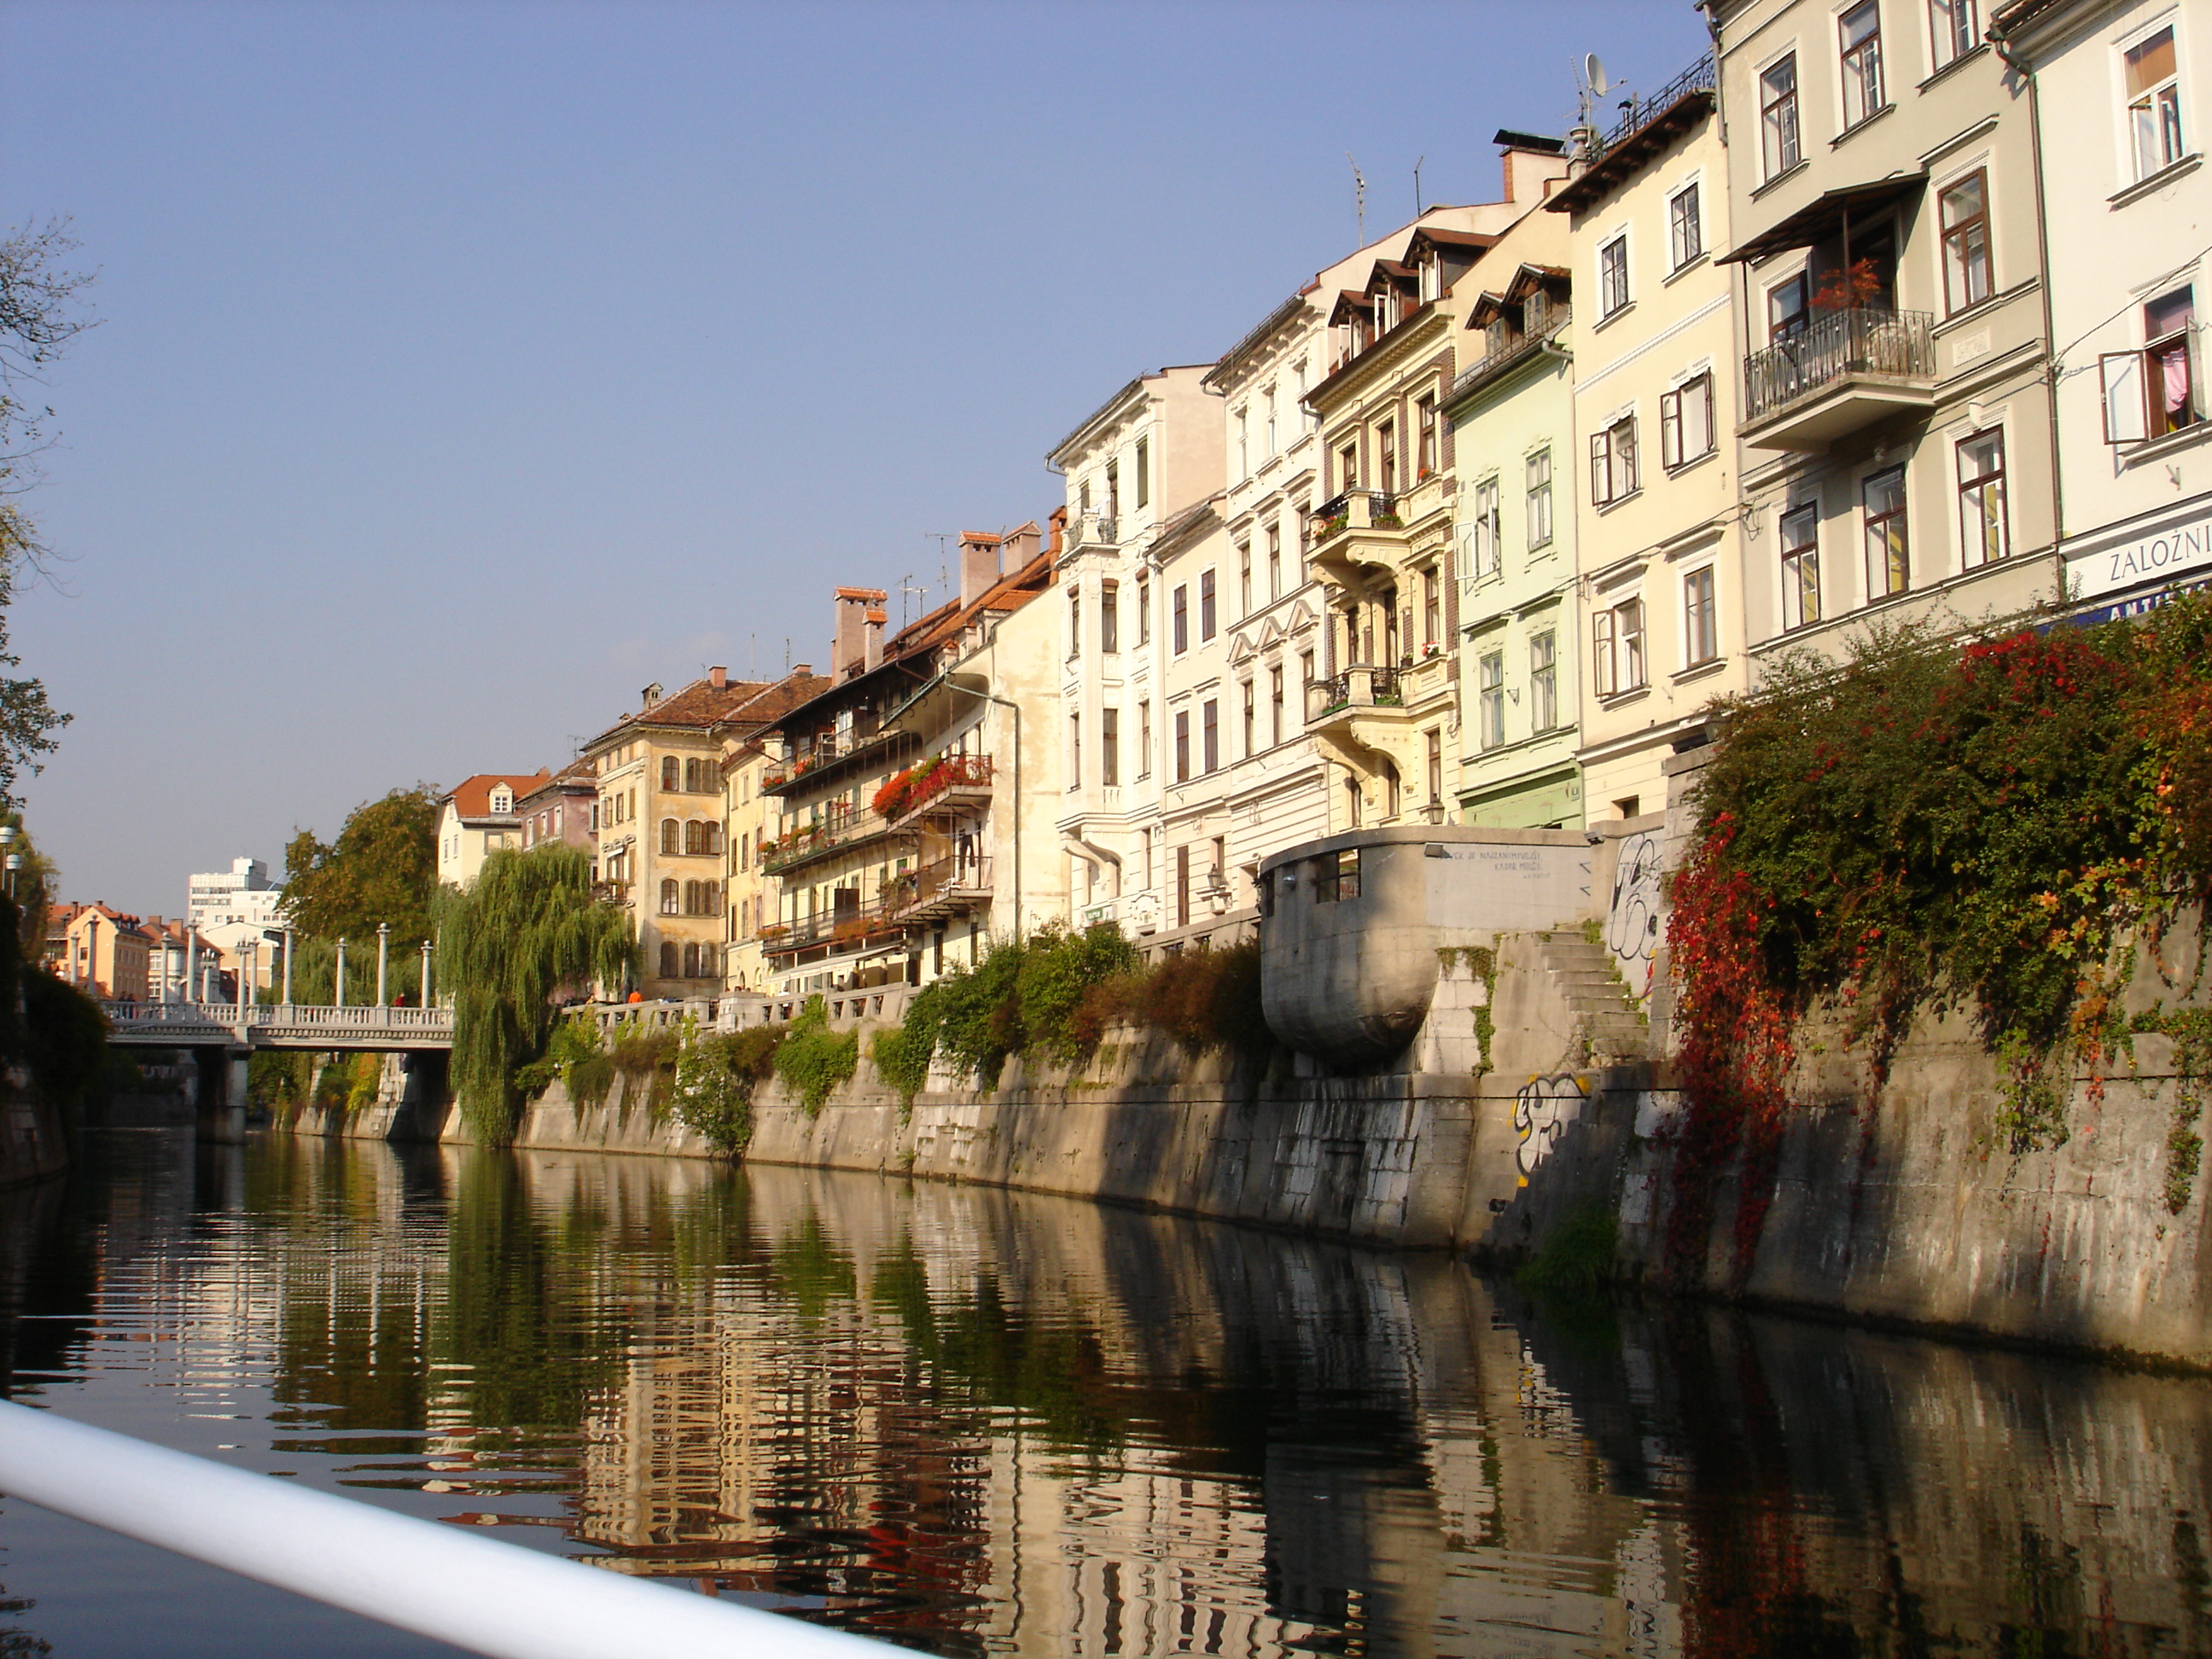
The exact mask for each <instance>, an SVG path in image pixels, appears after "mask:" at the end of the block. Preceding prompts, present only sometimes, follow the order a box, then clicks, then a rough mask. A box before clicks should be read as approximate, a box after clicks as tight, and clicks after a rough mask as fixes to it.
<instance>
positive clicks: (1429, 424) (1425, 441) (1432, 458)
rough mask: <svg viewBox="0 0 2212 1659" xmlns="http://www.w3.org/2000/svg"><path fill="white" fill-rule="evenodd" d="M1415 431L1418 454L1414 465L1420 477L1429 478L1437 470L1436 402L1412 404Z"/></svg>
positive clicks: (1423, 400) (1424, 400)
mask: <svg viewBox="0 0 2212 1659" xmlns="http://www.w3.org/2000/svg"><path fill="white" fill-rule="evenodd" d="M1413 416H1414V420H1415V423H1416V425H1415V429H1416V431H1417V432H1418V433H1419V441H1420V452H1419V453H1418V454H1417V455H1416V456H1415V457H1414V458H1413V459H1414V464H1415V465H1417V466H1419V468H1420V474H1419V476H1420V477H1424V478H1425V477H1431V475H1432V474H1434V473H1435V471H1436V470H1437V400H1436V399H1435V398H1419V399H1417V400H1416V401H1415V402H1414V404H1413Z"/></svg>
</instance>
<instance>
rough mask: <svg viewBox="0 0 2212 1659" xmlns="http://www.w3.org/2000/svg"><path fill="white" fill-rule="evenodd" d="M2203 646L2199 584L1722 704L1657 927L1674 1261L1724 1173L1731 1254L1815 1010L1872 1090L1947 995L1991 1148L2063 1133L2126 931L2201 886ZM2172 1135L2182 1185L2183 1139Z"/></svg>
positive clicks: (2122, 973)
mask: <svg viewBox="0 0 2212 1659" xmlns="http://www.w3.org/2000/svg"><path fill="white" fill-rule="evenodd" d="M2208 645H2212V600H2208V599H2205V598H2203V597H2201V596H2199V597H2188V598H2184V599H2178V600H2176V601H2175V602H2173V603H2172V604H2171V605H2168V606H2166V608H2164V609H2162V610H2161V611H2158V612H2155V613H2154V614H2153V615H2152V616H2151V617H2148V618H2147V619H2145V620H2143V621H2141V622H2136V623H2106V624H2104V625H2101V626H2097V627H2088V628H2083V627H2076V626H2073V625H2071V624H2069V623H2063V622H2058V623H2051V624H2050V625H2047V626H2045V627H2040V628H2022V629H2018V630H2016V631H2014V632H2010V633H2007V634H2002V635H1995V636H1992V637H1988V638H1983V639H1978V640H1975V641H1970V642H1968V643H1967V644H1966V645H1964V646H1960V645H1958V644H1956V643H1955V642H1949V641H1943V640H1941V639H1938V638H1936V636H1935V635H1933V634H1932V633H1930V632H1927V631H1923V630H1920V629H1912V628H1902V629H1891V630H1887V631H1878V632H1875V633H1873V634H1871V635H1869V637H1868V638H1867V639H1866V640H1865V641H1863V642H1862V643H1861V644H1860V645H1859V646H1858V647H1857V649H1856V651H1855V653H1854V654H1853V655H1852V656H1851V657H1850V659H1849V660H1847V661H1845V662H1843V663H1841V664H1836V663H1833V662H1829V661H1825V660H1821V659H1817V658H1815V657H1814V656H1812V655H1811V654H1809V653H1801V654H1797V655H1794V656H1785V657H1784V659H1782V660H1780V661H1779V662H1778V663H1777V664H1775V665H1773V666H1772V667H1771V670H1770V671H1769V672H1768V676H1767V681H1766V684H1765V686H1764V687H1763V688H1762V690H1760V691H1759V693H1757V694H1756V695H1754V696H1747V697H1743V698H1739V699H1737V700H1735V701H1734V702H1731V703H1730V704H1729V705H1727V706H1726V707H1725V708H1724V709H1723V735H1722V737H1721V738H1720V741H1719V743H1718V744H1717V747H1716V749H1715V750H1714V753H1713V757H1712V758H1711V762H1710V763H1709V764H1708V765H1707V767H1706V769H1705V774H1704V777H1703V781H1702V785H1701V787H1702V792H1703V793H1702V795H1701V797H1700V817H1699V823H1698V826H1697V831H1696V836H1695V838H1694V840H1693V842H1692V848H1691V850H1690V853H1689V854H1688V856H1687V858H1686V860H1685V862H1684V864H1683V866H1682V868H1681V869H1680V872H1678V873H1677V875H1676V877H1675V879H1674V887H1673V894H1672V896H1673V907H1672V918H1671V921H1670V924H1669V929H1668V945H1669V948H1670V951H1671V952H1672V957H1673V962H1674V972H1675V976H1676V981H1677V983H1678V986H1679V987H1680V990H1679V1000H1678V1004H1677V1007H1676V1022H1677V1028H1678V1033H1679V1038H1680V1053H1679V1055H1678V1060H1679V1064H1680V1072H1681V1076H1682V1084H1683V1089H1684V1092H1685V1094H1686V1097H1687V1109H1686V1114H1685V1117H1684V1121H1683V1124H1682V1127H1681V1129H1680V1145H1679V1148H1678V1154H1677V1158H1676V1183H1677V1184H1676V1201H1675V1208H1674V1214H1673V1217H1672V1218H1671V1220H1670V1224H1669V1240H1668V1243H1669V1250H1670V1255H1671V1257H1672V1259H1673V1261H1674V1264H1675V1266H1676V1268H1677V1270H1678V1271H1680V1268H1681V1267H1682V1266H1683V1265H1685V1264H1686V1262H1688V1261H1690V1260H1691V1257H1692V1254H1693V1253H1694V1252H1695V1251H1696V1250H1697V1249H1700V1248H1701V1247H1702V1243H1703V1241H1704V1240H1705V1237H1706V1236H1707V1229H1708V1227H1709V1225H1710V1222H1711V1198H1712V1193H1713V1190H1714V1187H1715V1183H1716V1182H1717V1178H1718V1176H1719V1175H1720V1173H1721V1171H1722V1170H1723V1169H1724V1168H1725V1167H1728V1166H1729V1165H1731V1164H1735V1163H1738V1162H1739V1161H1740V1163H1741V1192H1742V1193H1743V1194H1744V1195H1745V1196H1744V1200H1743V1202H1742V1203H1741V1206H1740V1208H1739V1212H1738V1214H1737V1217H1736V1225H1735V1246H1736V1255H1737V1269H1738V1272H1739V1273H1741V1272H1742V1271H1744V1270H1745V1269H1746V1268H1747V1266H1748V1263H1749V1261H1750V1254H1751V1251H1752V1249H1753V1248H1754V1247H1755V1245H1756V1243H1757V1242H1758V1237H1759V1230H1760V1228H1761V1226H1762V1225H1764V1222H1765V1208H1766V1203H1767V1199H1768V1196H1769V1195H1770V1194H1771V1188H1772V1176H1773V1173H1774V1160H1775V1158H1776V1156H1777V1155H1778V1151H1779V1147H1780V1140H1781V1131H1782V1127H1783V1124H1784V1115H1785V1113H1786V1110H1787V1108H1788V1098H1787V1084H1788V1079H1789V1076H1790V1070H1791V1067H1792V1066H1793V1065H1794V1063H1795V1061H1796V1036H1795V1032H1796V1026H1797V1023H1798V1022H1799V1021H1800V1020H1801V1019H1802V1017H1803V1016H1804V1014H1805V1013H1806V1012H1807V1011H1808V1008H1809V1007H1810V1006H1812V1005H1813V1004H1814V1001H1815V1000H1822V1001H1825V1002H1826V1003H1828V1004H1830V1005H1831V1006H1836V1007H1838V1008H1840V1009H1841V1010H1842V1011H1843V1012H1844V1018H1845V1022H1846V1029H1847V1031H1848V1033H1849V1035H1850V1038H1851V1040H1852V1041H1853V1042H1855V1043H1858V1044H1862V1045H1863V1049H1864V1052H1865V1054H1866V1055H1867V1058H1868V1060H1869V1065H1870V1067H1871V1071H1872V1075H1873V1077H1874V1079H1875V1082H1876V1083H1877V1085H1878V1084H1879V1083H1880V1082H1881V1080H1882V1079H1884V1078H1885V1077H1886V1075H1887V1066H1888V1065H1889V1062H1890V1059H1891V1056H1892V1054H1893V1053H1894V1050H1895V1048H1896V1045H1897V1043H1898V1042H1899V1041H1901V1039H1902V1037H1903V1036H1904V1033H1905V1029H1906V1027H1907V1025H1908V1024H1909V1022H1910V1019H1911V1016H1912V1014H1913V1013H1914V1012H1915V1011H1916V1010H1917V1009H1920V1008H1923V1007H1926V1006H1956V1007H1959V1008H1961V1009H1962V1010H1964V1011H1965V1012H1967V1013H1968V1014H1969V1015H1970V1016H1971V1018H1972V1020H1973V1021H1974V1023H1975V1026H1976V1029H1977V1030H1978V1033H1979V1036H1980V1037H1981V1040H1982V1042H1983V1043H1984V1047H1985V1048H1987V1050H1988V1052H1989V1053H1990V1054H1992V1055H1993V1056H1994V1057H1995V1058H1996V1060H1997V1061H1998V1063H1999V1067H2000V1070H2001V1073H2002V1076H2003V1078H2004V1079H2005V1081H2004V1085H2003V1090H2002V1102H2001V1103H2000V1106H1999V1109H1998V1111H1997V1113H1996V1116H1995V1121H1993V1122H1992V1123H1990V1125H1989V1126H1988V1139H1989V1140H1990V1143H1991V1144H1993V1145H1996V1146H2002V1148H2003V1149H2005V1150H2006V1151H2008V1152H2014V1153H2019V1152H2027V1151H2031V1150H2033V1149H2034V1148H2035V1147H2038V1146H2050V1145H2053V1144H2056V1143H2057V1142H2058V1141H2060V1140H2062V1139H2064V1137H2065V1135H2066V1133H2067V1129H2066V1121H2065V1103H2066V1100H2067V1098H2068V1096H2069V1092H2070V1090H2071V1088H2072V1085H2073V1079H2075V1076H2076V1074H2077V1073H2080V1072H2082V1071H2087V1073H2089V1074H2090V1075H2091V1077H2092V1079H2094V1078H2095V1077H2096V1076H2098V1075H2100V1073H2101V1070H2102V1068H2103V1067H2104V1066H2106V1064H2107V1063H2108V1062H2109V1060H2111V1058H2112V1055H2113V1054H2114V1052H2115V1050H2116V1048H2118V1046H2119V1045H2120V1044H2121V1043H2122V1042H2124V1037H2125V1035H2126V1028H2125V1024H2124V1022H2123V1021H2122V1020H2121V1019H2120V1018H2119V1016H2118V1012H2117V1010H2118V1006H2119V1000H2120V993H2121V992H2122V991H2123V990H2124V988H2125V985H2126V975H2127V971H2128V967H2129V964H2130V963H2131V962H2132V945H2133V939H2134V938H2135V936H2136V930H2138V929H2140V928H2142V927H2145V926H2147V925H2148V926H2152V927H2155V926H2156V925H2158V924H2159V922H2160V921H2161V920H2162V919H2163V918H2164V917H2166V916H2167V915H2171V914H2172V911H2173V910H2174V909H2175V908H2178V907H2179V905H2181V904H2183V903H2185V902H2201V900H2202V898H2203V895H2204V890H2205V876H2206V874H2207V872H2212V801H2208V799H2207V796H2206V794H2205V793H2203V792H2204V790H2206V789H2212V759H2208V745H2207V744H2206V743H2205V741H2204V736H2205V733H2206V732H2207V731H2208V730H2212V653H2208V651H2207V647H2208ZM2203 1059H2204V1060H2206V1061H2207V1062H2208V1063H2212V1054H2207V1055H2205V1056H2203ZM2193 1121H2194V1120H2193V1118H2192V1120H2191V1127H2188V1128H2187V1129H2186V1131H2185V1132H2184V1131H2181V1130H2177V1137H2179V1136H2180V1135H2182V1134H2183V1133H2186V1134H2188V1135H2193V1134H2194V1133H2195V1131H2194V1128H2193ZM2170 1150H2171V1158H2170V1164H2171V1167H2172V1168H2173V1169H2175V1170H2179V1169H2180V1168H2182V1167H2184V1166H2185V1165H2186V1166H2188V1167H2189V1168H2190V1169H2191V1178H2192V1179H2193V1170H2194V1160H2195V1157H2196V1150H2197V1149H2196V1147H2195V1146H2194V1145H2193V1143H2191V1144H2184V1143H2183V1141H2182V1140H2181V1139H2177V1140H2176V1142H2175V1144H2174V1146H2173V1147H2172V1148H2171V1149H2170Z"/></svg>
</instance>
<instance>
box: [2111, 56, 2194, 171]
mask: <svg viewBox="0 0 2212 1659" xmlns="http://www.w3.org/2000/svg"><path fill="white" fill-rule="evenodd" d="M2126 67H2127V83H2128V131H2129V135H2130V139H2131V140H2132V142H2133V144H2134V147H2135V155H2136V178H2138V179H2148V178H2149V177H2150V175H2151V174H2152V173H2158V172H2160V171H2162V170H2164V169H2165V168H2166V167H2172V165H2173V164H2174V163H2175V162H2176V161H2179V160H2180V159H2181V158H2182V156H2183V155H2185V154H2187V151H2186V150H2185V149H2184V148H2183V146H2182V142H2181V83H2180V82H2179V80H2178V79H2177V78H2176V76H2175V74H2174V52H2173V26H2172V24H2170V23H2169V24H2168V25H2166V27H2164V28H2162V29H2160V30H2159V32H2158V33H2155V34H2154V35H2152V36H2150V37H2149V38H2148V39H2147V40H2143V41H2142V43H2140V44H2139V45H2137V46H2131V47H2130V48H2129V50H2128V52H2127V54H2126Z"/></svg>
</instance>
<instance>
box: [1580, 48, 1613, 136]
mask: <svg viewBox="0 0 2212 1659" xmlns="http://www.w3.org/2000/svg"><path fill="white" fill-rule="evenodd" d="M1575 90H1576V92H1577V93H1578V94H1580V99H1579V102H1580V103H1581V105H1582V115H1583V118H1582V125H1584V126H1588V125H1589V120H1590V110H1591V108H1592V107H1593V106H1595V104H1596V102H1597V100H1599V99H1601V98H1602V97H1604V96H1605V95H1606V94H1607V93H1608V92H1610V91H1611V90H1613V82H1612V80H1611V79H1610V78H1609V77H1608V76H1607V74H1606V72H1605V65H1604V64H1601V63H1600V62H1599V61H1598V56H1597V54H1596V53H1595V52H1584V53H1583V61H1582V67H1581V68H1580V69H1579V70H1577V71H1576V74H1575Z"/></svg>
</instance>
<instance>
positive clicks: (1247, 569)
mask: <svg viewBox="0 0 2212 1659" xmlns="http://www.w3.org/2000/svg"><path fill="white" fill-rule="evenodd" d="M1251 614H1252V550H1251V548H1250V547H1249V545H1247V546H1243V547H1240V548H1238V549H1237V615H1238V616H1240V617H1249V616H1250V615H1251Z"/></svg>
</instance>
